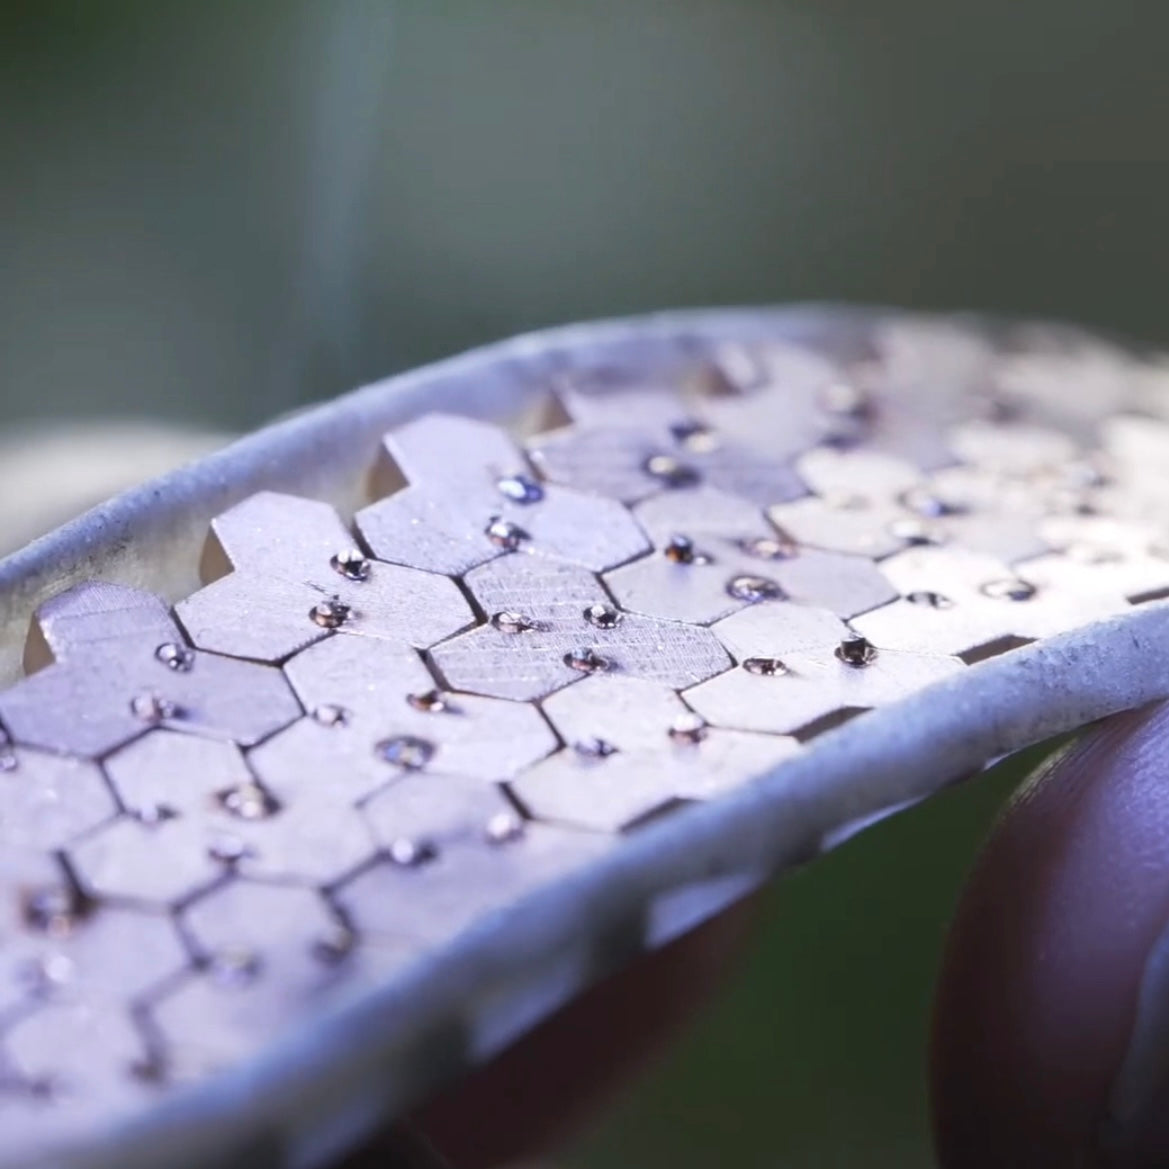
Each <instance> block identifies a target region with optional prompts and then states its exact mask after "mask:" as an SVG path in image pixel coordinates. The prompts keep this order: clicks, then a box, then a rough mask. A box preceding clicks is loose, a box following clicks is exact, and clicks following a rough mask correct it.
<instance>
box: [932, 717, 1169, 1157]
mask: <svg viewBox="0 0 1169 1169" xmlns="http://www.w3.org/2000/svg"><path fill="white" fill-rule="evenodd" d="M1167 746H1169V704H1158V705H1155V706H1152V707H1149V708H1146V709H1144V710H1141V711H1136V712H1133V713H1131V714H1126V715H1122V716H1118V717H1116V718H1114V719H1110V720H1108V721H1107V722H1106V723H1104V724H1102V725H1100V726H1098V727H1096V728H1094V729H1092V730H1090V731H1088V732H1087V733H1085V734H1084V735H1083V736H1081V738H1080V739H1079V740H1078V742H1077V743H1075V744H1074V745H1073V746H1072V747H1071V748H1069V749H1067V750H1066V751H1064V752H1063V753H1062V754H1061V755H1060V756H1059V757H1058V758H1057V759H1055V760H1054V761H1052V762H1051V763H1050V764H1048V765H1046V766H1045V767H1043V768H1042V769H1041V770H1040V771H1039V772H1038V773H1037V774H1036V775H1035V776H1034V777H1033V778H1032V779H1031V780H1030V781H1029V782H1028V783H1027V784H1026V785H1024V787H1023V789H1022V790H1021V792H1020V793H1019V795H1018V796H1017V797H1016V799H1015V800H1014V801H1013V802H1012V804H1011V805H1010V806H1009V807H1008V808H1007V810H1006V811H1005V813H1004V814H1003V816H1002V818H1001V819H1000V822H999V823H998V825H997V827H996V829H995V831H994V832H993V834H992V836H991V839H990V840H989V841H988V843H987V845H986V847H985V849H984V851H983V853H982V856H981V857H980V859H979V861H978V863H977V864H976V866H975V868H974V871H973V872H972V874H971V876H970V878H969V882H968V884H967V887H966V890H965V892H964V894H963V896H962V899H961V902H960V904H959V907H958V912H957V914H956V916H955V919H954V922H953V926H952V929H951V933H950V938H949V943H948V946H947V949H946V954H945V958H944V961H943V966H942V973H941V978H940V980H939V984H938V992H937V1000H936V1006H935V1025H934V1035H933V1045H932V1058H931V1073H932V1081H933V1103H934V1126H935V1134H936V1142H937V1147H938V1151H939V1158H940V1162H941V1165H942V1166H943V1169H966V1167H967V1166H970V1167H974V1166H988V1165H994V1166H999V1167H1001V1169H1011V1167H1013V1166H1020V1167H1022V1166H1027V1167H1028V1169H1043V1167H1046V1166H1052V1167H1057V1166H1059V1167H1062V1166H1076V1167H1084V1169H1088V1167H1092V1169H1095V1167H1107V1169H1138V1167H1139V1169H1144V1167H1150V1169H1152V1167H1154V1166H1164V1165H1167V1164H1169V1091H1167V1089H1169V1076H1167V1075H1166V1071H1167V1070H1169V1069H1166V1068H1165V1067H1164V1059H1163V1057H1160V1056H1159V1053H1160V1052H1164V1051H1166V1050H1169V1042H1167V1037H1166V1035H1165V1033H1164V1026H1163V1023H1162V1022H1161V1020H1160V1019H1159V1017H1158V1016H1159V1013H1163V1012H1159V1011H1158V1009H1157V1008H1158V1005H1159V1004H1166V1005H1169V979H1167V978H1166V976H1165V967H1164V964H1162V965H1161V966H1160V967H1158V964H1156V963H1152V964H1150V962H1149V959H1150V956H1151V955H1152V954H1154V952H1155V951H1156V950H1157V947H1158V943H1159V942H1160V943H1161V945H1162V946H1164V934H1165V930H1166V923H1167V922H1169V786H1167V785H1166V782H1165V781H1166V765H1165V759H1166V748H1167ZM1161 952H1162V954H1163V953H1164V950H1163V949H1162V951H1161ZM1142 997H1143V1002H1142ZM1134 1055H1135V1056H1140V1058H1137V1059H1133V1058H1132V1057H1133V1056H1134ZM1122 1069H1125V1076H1124V1078H1123V1080H1121V1079H1119V1078H1118V1077H1119V1076H1120V1073H1121V1071H1122Z"/></svg>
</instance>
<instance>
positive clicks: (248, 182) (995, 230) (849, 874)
mask: <svg viewBox="0 0 1169 1169" xmlns="http://www.w3.org/2000/svg"><path fill="white" fill-rule="evenodd" d="M1167 34H1169V6H1167V5H1165V4H1164V2H1163V0H1149V2H1147V3H1126V2H1123V0H1099V2H1094V3H1082V2H1077V0H1029V2H1027V3H1020V2H1019V0H984V2H983V3H980V4H970V3H951V2H939V0H932V2H926V0H900V2H889V3H881V2H878V0H788V2H786V3H764V2H762V0H756V2H750V0H578V2H575V3H570V2H568V0H563V2H560V0H429V2H427V0H416V2H407V0H402V2H398V3H394V2H391V0H315V2H308V0H280V2H276V0H246V2H245V0H230V2H228V0H210V2H203V3H198V4H195V3H174V2H170V0H132V2H124V0H106V2H102V3H99V2H96V0H91V2H88V3H86V2H82V0H74V2H72V3H64V2H61V0H38V2H35V3H18V2H13V0H7V2H5V3H3V4H2V5H0V167H2V174H3V179H2V181H0V275H2V279H0V438H3V437H5V436H8V437H9V438H11V436H12V435H13V434H14V433H18V432H19V431H20V428H22V427H23V426H25V425H26V424H29V423H31V422H35V421H39V422H40V423H44V424H57V423H61V422H66V421H70V422H71V421H74V420H78V419H94V420H100V421H107V422H108V421H109V420H111V419H118V418H146V419H158V420H172V421H182V422H186V423H189V424H192V425H194V426H198V427H200V428H204V429H211V430H233V429H239V428H243V427H249V426H252V425H254V424H256V423H258V422H259V421H261V420H263V419H264V418H266V417H268V416H270V415H272V414H275V413H278V412H280V411H283V410H286V409H288V408H290V407H292V406H294V405H296V404H298V403H301V402H304V401H308V400H311V399H314V398H319V397H322V396H327V395H330V394H333V393H336V392H339V391H341V390H343V389H345V388H347V387H349V386H351V385H353V384H355V383H357V382H360V381H364V380H370V379H373V378H376V377H379V376H382V375H384V374H386V373H389V372H392V371H393V370H396V369H400V368H404V367H407V366H410V365H413V364H416V363H418V362H421V361H425V360H427V359H430V358H434V357H438V356H440V355H443V354H446V353H450V352H453V351H456V350H458V349H460V348H463V347H466V346H468V345H471V344H475V343H477V342H481V341H487V340H490V339H493V338H496V337H499V336H503V335H506V334H510V333H514V332H516V331H520V330H523V329H528V328H534V327H538V326H542V325H546V324H551V323H555V322H560V321H567V320H573V319H578V318H585V317H596V316H607V315H615V314H622V313H629V312H636V311H641V310H647V309H653V308H660V307H664V306H670V305H700V304H714V303H744V302H759V301H781V300H806V299H832V300H853V301H867V302H890V303H897V304H903V305H909V306H915V307H962V308H966V307H975V308H978V307H982V308H990V309H994V310H1002V311H1015V312H1022V313H1032V314H1041V315H1046V316H1057V317H1067V318H1072V319H1076V320H1080V321H1084V322H1087V323H1090V324H1097V325H1103V326H1107V327H1115V328H1119V329H1122V330H1125V331H1128V332H1131V333H1135V334H1138V335H1142V336H1144V337H1147V338H1150V339H1154V340H1161V341H1169V318H1167V316H1166V313H1165V309H1164V304H1165V290H1166V287H1167V286H1169V232H1167V231H1166V208H1169V165H1167V164H1169V134H1167V133H1166V129H1167V119H1166V115H1167V112H1169V70H1166V68H1165V45H1166V43H1169V40H1167ZM151 469H152V468H151ZM142 470H143V473H145V470H146V467H145V465H144V466H143V468H142ZM127 473H128V474H133V473H134V469H133V468H128V469H127ZM3 503H4V505H5V506H8V507H11V506H18V507H22V506H24V503H25V501H23V500H4V501H3ZM1017 776H1018V769H1017V768H1016V769H1015V771H1014V773H1013V774H1010V773H1006V774H1000V775H997V776H996V777H994V778H992V779H991V780H988V781H980V782H979V783H977V784H974V785H970V786H968V787H966V788H964V789H961V790H958V791H955V792H952V793H950V794H948V795H947V796H945V797H944V798H942V799H940V800H938V801H936V802H935V803H933V804H931V805H930V806H929V807H926V808H922V809H919V810H917V811H915V812H913V813H910V814H909V815H907V816H905V817H903V818H901V819H899V820H897V821H896V822H893V823H890V824H887V825H884V826H882V827H881V828H879V829H877V830H875V831H873V832H872V833H870V834H868V835H866V836H865V837H863V838H861V839H860V840H857V841H855V842H853V843H852V844H850V845H849V846H847V847H846V848H844V849H842V850H840V851H839V852H838V853H837V854H835V855H834V856H832V857H830V858H828V859H827V860H825V861H822V862H819V863H817V864H816V865H815V866H813V867H812V868H811V869H810V870H809V871H808V872H806V873H804V874H802V875H800V876H798V877H796V878H795V879H793V880H791V881H789V882H787V883H786V884H785V885H784V886H783V887H782V888H780V889H779V890H778V891H777V892H776V893H775V894H774V895H773V896H772V897H771V899H770V901H769V903H768V907H767V914H766V917H767V920H766V922H765V927H764V929H763V931H762V937H761V940H760V942H759V945H758V946H757V948H756V950H755V952H754V955H753V958H752V960H751V962H750V964H749V966H748V968H747V969H746V970H745V971H743V972H741V973H740V974H739V975H738V976H737V978H736V981H735V983H734V986H733V987H732V990H731V992H730V993H729V994H728V995H727V997H726V998H725V1000H724V1001H723V1002H722V1003H721V1005H720V1006H719V1007H718V1009H717V1010H716V1011H715V1012H714V1013H713V1014H712V1015H711V1016H710V1017H709V1018H707V1019H706V1020H705V1021H703V1022H702V1023H701V1025H700V1026H699V1027H698V1029H697V1030H696V1031H695V1033H694V1034H693V1036H692V1037H691V1038H690V1039H689V1040H688V1041H687V1042H686V1043H685V1044H684V1045H683V1046H682V1047H681V1048H680V1049H679V1051H678V1052H677V1053H676V1055H675V1056H674V1057H673V1058H672V1059H671V1060H669V1061H668V1062H667V1064H666V1065H665V1066H664V1068H663V1069H662V1070H661V1071H660V1072H659V1073H658V1074H657V1075H656V1076H655V1077H654V1078H652V1079H651V1080H650V1081H649V1082H648V1083H647V1084H646V1085H645V1086H644V1087H643V1088H641V1089H639V1090H637V1091H635V1092H633V1093H632V1094H630V1095H629V1096H628V1098H627V1099H626V1100H625V1101H624V1103H623V1105H622V1107H621V1108H620V1109H619V1111H618V1113H617V1114H616V1115H614V1116H612V1117H610V1118H609V1119H608V1120H607V1121H606V1124H605V1125H604V1126H603V1127H602V1129H601V1130H600V1131H599V1132H598V1133H597V1134H595V1135H594V1136H593V1137H592V1138H590V1139H589V1140H588V1141H586V1142H585V1143H584V1144H583V1145H582V1146H581V1147H580V1148H579V1149H577V1150H576V1151H575V1152H573V1153H572V1154H570V1155H569V1156H568V1157H567V1158H566V1160H567V1161H568V1162H569V1163H570V1164H572V1165H573V1166H577V1167H579V1169H592V1167H594V1166H595V1167H598V1169H599V1167H600V1166H607V1167H614V1169H618V1167H624V1166H629V1167H631V1169H632V1167H635V1166H651V1167H652V1166H657V1165H661V1166H665V1165H669V1166H671V1167H674V1169H685V1167H689V1166H695V1167H697V1166H704V1167H705V1166H708V1165H711V1164H717V1165H724V1164H725V1165H735V1166H755V1165H758V1166H816V1167H827V1169H832V1167H836V1166H840V1167H842V1169H843V1167H852V1166H857V1167H860V1166H885V1165H889V1166H893V1165H897V1166H916V1165H927V1164H929V1155H928V1141H927V1137H926V1126H925V1119H924V1116H925V1112H924V1109H925V1103H924V1088H923V1076H922V1069H921V1049H922V1044H923V1041H924V1034H925V1026H926V1018H927V1011H928V998H929V988H930V981H931V978H932V975H933V971H934V967H935V964H936V961H937V951H938V945H939V942H940V939H941V936H942V932H943V928H944V923H945V920H946V917H947V914H948V912H949V910H950V907H951V905H952V903H953V898H954V896H955V895H956V890H957V887H958V882H959V880H960V876H961V872H962V871H963V869H964V868H965V866H966V865H967V864H968V862H969V859H970V857H971V855H972V853H973V850H974V847H975V844H976V841H977V839H978V838H979V836H980V834H981V833H982V832H983V831H984V829H985V826H986V824H987V822H988V821H989V818H990V816H991V815H992V813H993V810H994V808H995V807H996V806H997V804H998V802H999V801H1000V800H1001V798H1002V796H1003V794H1004V793H1005V792H1006V791H1007V790H1008V788H1009V787H1010V785H1011V783H1012V782H1014V780H1015V779H1017Z"/></svg>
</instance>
